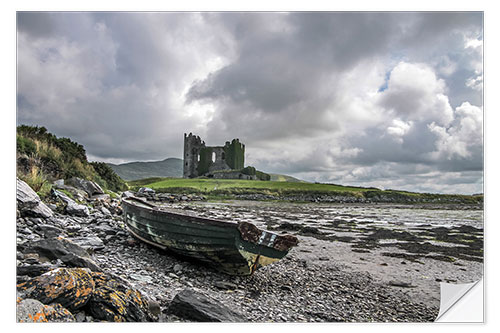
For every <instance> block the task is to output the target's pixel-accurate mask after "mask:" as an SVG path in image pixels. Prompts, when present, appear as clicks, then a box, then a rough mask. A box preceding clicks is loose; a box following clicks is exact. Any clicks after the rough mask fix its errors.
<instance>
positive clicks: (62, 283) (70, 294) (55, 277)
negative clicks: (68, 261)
mask: <svg viewBox="0 0 500 333" xmlns="http://www.w3.org/2000/svg"><path fill="white" fill-rule="evenodd" d="M94 287H95V284H94V280H93V279H92V275H91V271H90V270H89V269H87V268H57V269H54V270H52V271H50V272H47V273H45V274H42V275H40V276H37V277H35V278H33V279H31V280H28V281H27V282H23V283H21V284H18V285H17V289H18V291H19V292H20V294H21V295H22V296H23V298H34V299H36V300H39V301H40V302H42V303H44V304H51V303H59V304H60V305H61V306H63V307H65V308H67V309H68V310H70V311H74V310H76V309H79V308H81V307H83V306H84V305H85V304H86V303H87V302H88V301H89V299H90V296H91V295H92V293H93V291H94Z"/></svg>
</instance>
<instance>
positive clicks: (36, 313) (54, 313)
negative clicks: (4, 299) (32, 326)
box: [16, 298, 75, 323]
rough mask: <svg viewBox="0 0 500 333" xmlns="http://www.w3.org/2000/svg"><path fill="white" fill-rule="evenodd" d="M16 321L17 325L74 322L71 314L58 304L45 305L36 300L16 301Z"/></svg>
mask: <svg viewBox="0 0 500 333" xmlns="http://www.w3.org/2000/svg"><path fill="white" fill-rule="evenodd" d="M16 321H17V322H19V323H43V322H74V321H75V317H74V316H73V314H72V313H71V312H70V311H69V310H68V309H66V308H64V307H63V306H61V305H60V304H54V305H53V306H50V305H45V304H43V303H42V302H40V301H38V300H36V299H31V298H28V299H18V303H17V306H16Z"/></svg>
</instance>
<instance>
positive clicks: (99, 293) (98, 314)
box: [87, 273, 155, 322]
mask: <svg viewBox="0 0 500 333" xmlns="http://www.w3.org/2000/svg"><path fill="white" fill-rule="evenodd" d="M92 277H93V279H94V281H95V290H94V293H93V295H92V298H91V299H90V301H89V303H88V306H87V309H88V311H89V313H91V314H92V316H93V317H94V318H97V319H101V320H106V321H114V322H125V321H134V322H146V321H154V319H155V318H154V317H153V315H152V313H151V312H150V311H149V303H148V301H147V300H146V299H145V298H144V297H143V296H142V294H141V293H140V292H139V291H137V290H135V289H132V288H131V287H130V286H129V285H128V284H127V283H126V282H125V281H120V280H118V279H117V278H114V277H112V276H110V275H108V274H104V273H92Z"/></svg>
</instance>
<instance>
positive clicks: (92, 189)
mask: <svg viewBox="0 0 500 333" xmlns="http://www.w3.org/2000/svg"><path fill="white" fill-rule="evenodd" d="M65 184H66V185H70V186H73V187H76V188H78V189H81V190H84V191H85V192H87V194H88V195H89V197H91V196H92V195H94V194H104V191H103V190H102V188H101V187H100V186H99V185H98V184H97V183H95V182H93V181H90V180H85V179H82V178H78V177H73V178H70V179H68V180H66V181H65Z"/></svg>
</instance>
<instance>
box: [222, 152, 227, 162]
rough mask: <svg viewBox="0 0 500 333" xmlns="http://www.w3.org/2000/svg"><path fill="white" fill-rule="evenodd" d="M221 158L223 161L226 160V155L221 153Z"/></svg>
mask: <svg viewBox="0 0 500 333" xmlns="http://www.w3.org/2000/svg"><path fill="white" fill-rule="evenodd" d="M221 158H222V159H223V160H225V159H226V154H224V152H222V154H221Z"/></svg>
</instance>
